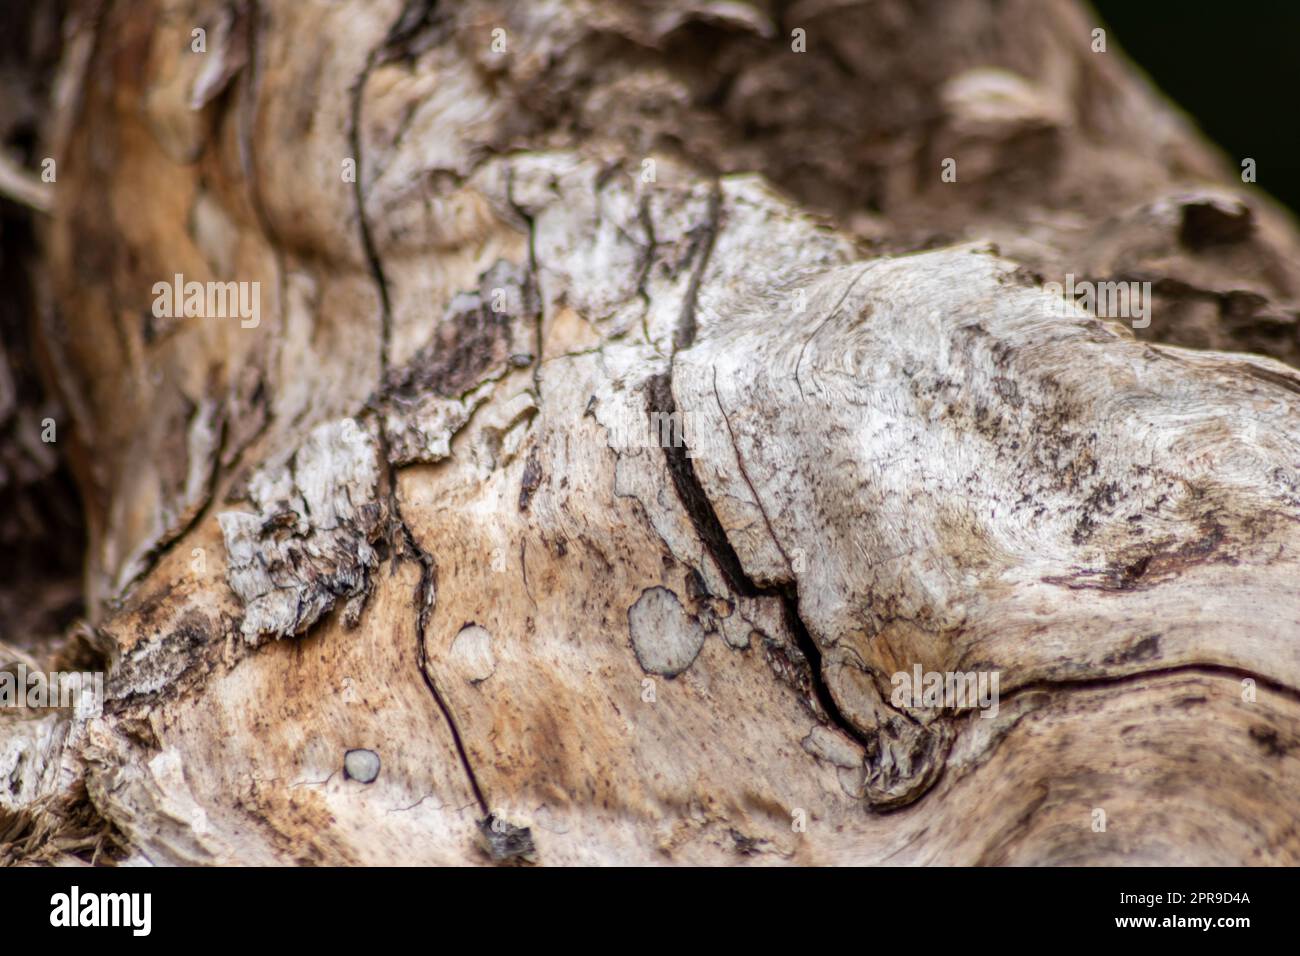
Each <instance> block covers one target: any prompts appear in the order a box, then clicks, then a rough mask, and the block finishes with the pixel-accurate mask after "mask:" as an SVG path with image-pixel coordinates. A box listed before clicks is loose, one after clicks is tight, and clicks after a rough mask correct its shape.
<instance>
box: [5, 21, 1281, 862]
mask: <svg viewBox="0 0 1300 956" xmlns="http://www.w3.org/2000/svg"><path fill="white" fill-rule="evenodd" d="M1096 26H1098V24H1097V23H1095V22H1094V18H1093V16H1092V15H1091V13H1090V12H1089V11H1087V10H1086V9H1085V8H1083V7H1080V6H1078V5H1075V4H1073V3H1068V2H1064V0H1053V2H1041V0H1032V2H1031V0H1008V2H1003V3H991V2H990V3H970V2H958V0H927V2H925V3H921V4H915V3H898V2H892V0H891V2H872V3H867V2H862V3H857V2H847V0H846V2H830V0H807V2H801V3H775V2H773V3H766V4H765V3H754V4H741V3H712V2H700V0H673V2H669V3H660V4H639V3H633V2H630V0H620V2H607V3H582V2H576V0H574V2H563V3H561V2H545V3H536V4H510V3H505V2H491V0H470V2H466V3H460V4H437V3H431V2H407V3H400V2H396V0H381V2H364V3H363V2H360V0H355V2H353V0H342V2H325V0H312V2H303V0H260V2H239V3H215V2H206V0H185V2H183V0H150V2H144V3H140V4H130V5H128V4H122V3H111V2H97V3H83V4H80V5H77V6H75V7H74V9H73V10H72V11H71V12H70V14H69V17H68V20H67V24H66V27H65V32H64V53H63V61H62V65H61V67H60V74H59V76H58V79H57V83H56V84H55V87H54V90H55V92H54V96H53V102H52V105H51V108H50V110H49V116H48V119H47V122H46V129H45V130H44V135H45V140H44V145H45V148H46V149H47V154H48V155H51V156H54V157H56V158H57V161H58V169H59V176H58V181H57V185H56V187H55V189H54V190H53V205H52V210H51V212H50V215H49V217H48V219H47V220H46V221H45V224H44V228H43V230H42V233H43V235H42V238H43V242H44V249H45V271H44V272H43V274H42V276H41V282H40V290H41V292H42V296H41V300H40V307H39V310H38V315H37V340H38V342H39V345H40V348H41V349H42V350H43V351H44V353H45V354H46V355H47V356H48V366H49V369H50V376H51V379H52V381H53V382H54V384H55V386H56V387H57V390H58V394H59V398H60V399H61V401H62V403H63V406H64V407H66V409H67V414H66V416H65V420H64V421H63V422H62V430H61V432H60V441H61V442H66V443H67V444H68V446H69V447H70V450H68V451H67V454H68V458H69V461H70V463H71V466H72V468H73V471H74V473H75V474H76V477H77V481H78V485H79V488H80V491H81V495H82V499H83V503H84V510H85V519H86V526H87V533H88V538H89V543H88V547H87V553H86V570H85V597H86V607H87V620H86V621H85V622H84V623H82V624H80V625H78V626H77V627H74V628H71V629H69V630H68V631H67V632H66V634H65V636H64V639H63V641H62V642H61V643H58V644H56V645H53V646H51V647H50V648H49V649H48V654H50V655H54V654H56V653H62V654H64V655H65V656H69V655H72V654H73V653H74V651H75V652H76V653H78V654H83V655H84V654H90V653H97V654H100V655H102V658H103V660H104V662H105V666H106V667H107V669H108V674H109V680H108V692H107V697H108V700H107V701H106V704H105V707H104V713H103V715H102V716H101V717H98V718H95V719H92V720H74V719H70V718H69V716H68V715H67V714H66V713H65V712H58V711H52V712H48V713H42V714H39V715H30V714H29V715H25V718H24V719H22V720H11V719H9V718H4V719H5V721H6V722H5V723H4V724H3V725H0V779H5V778H4V776H3V775H5V774H7V779H8V780H9V781H10V783H9V786H8V788H7V792H6V788H5V787H0V811H2V815H0V839H7V840H8V846H9V848H8V849H7V850H5V851H3V852H5V853H6V854H7V855H8V857H9V858H10V859H12V860H18V861H28V862H65V861H67V860H68V859H69V858H71V857H74V856H75V857H76V858H80V859H89V858H92V857H93V858H95V859H97V860H102V859H113V860H123V859H129V860H133V861H148V862H152V863H159V864H164V863H304V862H318V863H404V864H425V863H478V862H521V861H522V862H539V863H543V864H568V863H611V862H624V863H711V864H712V863H729V862H745V861H749V862H776V863H780V862H786V863H804V864H808V863H893V864H899V863H907V864H911V863H945V864H973V863H1117V862H1129V863H1195V864H1233V863H1274V864H1279V863H1290V864H1295V863H1297V862H1300V837H1297V834H1296V830H1295V823H1294V821H1295V819H1296V818H1297V814H1298V813H1300V787H1297V783H1298V782H1300V746H1298V744H1300V643H1297V635H1298V633H1300V594H1298V593H1297V589H1296V587H1295V581H1296V580H1297V575H1298V573H1300V551H1298V548H1300V524H1298V522H1297V519H1300V473H1298V472H1297V467H1298V463H1300V428H1298V427H1297V425H1298V424H1300V372H1297V371H1296V370H1295V368H1294V367H1293V366H1294V365H1295V364H1296V363H1297V361H1298V360H1300V340H1298V339H1297V335H1296V323H1297V318H1298V316H1300V309H1298V307H1297V304H1296V301H1295V290H1296V288H1297V279H1298V278H1300V274H1298V273H1297V267H1296V265H1295V263H1297V262H1300V258H1297V252H1300V239H1298V237H1297V233H1296V230H1295V227H1294V224H1293V223H1292V222H1291V221H1290V220H1289V219H1288V218H1287V217H1286V216H1285V215H1284V214H1283V213H1281V212H1280V211H1279V210H1278V209H1277V208H1276V207H1275V206H1274V205H1273V204H1272V202H1271V201H1270V200H1269V199H1268V198H1267V196H1266V195H1264V194H1263V193H1262V192H1260V191H1259V189H1258V187H1256V186H1254V185H1252V184H1245V183H1242V182H1241V181H1240V177H1239V176H1238V175H1237V160H1236V159H1228V158H1225V157H1222V156H1220V155H1218V154H1217V153H1216V152H1215V151H1214V150H1213V149H1212V148H1210V147H1209V146H1207V145H1206V144H1205V143H1203V142H1202V141H1201V140H1200V139H1199V138H1198V136H1197V134H1196V133H1195V131H1194V130H1193V129H1191V127H1190V126H1189V125H1188V124H1187V123H1186V121H1185V120H1183V119H1182V118H1181V117H1180V116H1178V115H1177V114H1176V113H1175V112H1174V111H1173V110H1172V109H1171V108H1170V107H1169V106H1168V105H1167V104H1165V103H1164V102H1162V101H1161V100H1160V99H1159V98H1158V97H1157V96H1156V95H1155V94H1154V93H1153V92H1152V91H1151V90H1150V89H1148V88H1147V86H1146V85H1145V83H1144V81H1143V80H1142V79H1141V78H1140V77H1138V76H1137V75H1136V73H1135V72H1134V71H1133V70H1132V68H1131V67H1129V66H1128V65H1127V64H1126V63H1125V62H1124V60H1123V58H1122V54H1120V53H1119V52H1118V51H1117V50H1116V49H1115V47H1114V43H1113V41H1111V42H1110V44H1109V47H1110V49H1109V52H1093V50H1092V43H1093V34H1092V30H1093V29H1094V27H1096ZM196 28H203V29H204V30H205V31H206V34H205V36H206V51H205V52H203V53H195V52H192V49H191V37H192V35H191V31H192V30H194V29H196ZM797 31H802V34H798V33H797ZM798 36H802V37H803V38H804V39H805V40H806V44H807V46H806V52H797V47H798ZM948 159H955V160H956V173H957V178H956V181H955V182H949V181H945V179H944V178H943V176H942V175H941V174H942V172H943V169H944V168H945V160H948ZM350 168H355V170H356V177H355V182H353V181H351V180H350V179H349V177H348V175H347V173H348V171H349V169H350ZM177 273H179V274H182V275H183V276H184V278H185V280H186V281H198V282H209V281H221V282H227V281H237V282H250V283H251V282H257V283H260V286H259V288H260V314H259V315H258V317H257V319H258V321H257V322H256V323H255V324H250V323H249V322H241V321H240V318H239V317H238V316H234V317H225V318H218V317H211V316H210V317H206V318H198V317H180V318H169V317H165V316H164V317H159V316H158V315H156V314H155V312H154V311H153V310H152V309H151V305H152V303H153V300H154V296H155V293H154V291H153V289H154V285H155V283H158V282H164V283H169V282H171V280H172V277H173V276H174V275H175V274H177ZM1067 274H1069V275H1073V276H1075V277H1076V280H1077V281H1083V280H1088V281H1097V282H1101V281H1147V282H1151V283H1152V290H1153V298H1154V301H1153V305H1152V310H1151V318H1152V321H1151V323H1150V326H1149V327H1146V328H1140V329H1138V330H1136V333H1135V331H1134V330H1133V329H1131V328H1130V327H1129V325H1128V324H1127V323H1124V322H1119V321H1113V320H1110V319H1107V318H1104V317H1102V318H1098V317H1096V316H1094V315H1093V314H1092V313H1090V312H1089V311H1088V310H1087V309H1086V308H1083V307H1081V306H1079V305H1076V304H1074V303H1069V304H1067V303H1065V302H1064V301H1063V300H1062V298H1061V297H1060V296H1059V295H1057V294H1054V293H1053V292H1052V291H1051V290H1050V289H1047V288H1044V285H1045V283H1050V282H1064V281H1065V280H1064V277H1065V276H1066V275H1067ZM1139 324H1141V323H1139ZM1250 353H1253V354H1250ZM678 427H680V429H681V433H680V435H677V434H675V433H674V431H673V430H674V428H678ZM64 435H67V436H68V437H67V438H66V439H65V438H64V437H63V436H64ZM0 649H3V648H0ZM917 667H919V668H920V671H921V672H940V673H947V672H981V673H986V674H987V673H995V674H997V675H998V677H999V680H1000V700H999V703H998V706H997V708H996V713H991V712H990V710H989V709H980V708H978V707H974V706H968V705H957V706H952V705H948V706H944V705H943V703H942V702H940V703H939V704H934V703H933V702H924V701H923V702H921V703H917V702H914V701H912V700H901V701H900V700H899V699H898V698H897V697H896V695H895V694H894V693H893V691H894V682H893V680H892V678H893V675H895V674H897V673H899V672H907V673H912V672H913V670H914V668H917ZM372 755H377V757H378V764H377V768H376V761H375V757H374V756H372ZM1099 813H1101V814H1102V817H1104V820H1105V826H1104V828H1099V827H1098V821H1099V819H1101V818H1102V817H1099Z"/></svg>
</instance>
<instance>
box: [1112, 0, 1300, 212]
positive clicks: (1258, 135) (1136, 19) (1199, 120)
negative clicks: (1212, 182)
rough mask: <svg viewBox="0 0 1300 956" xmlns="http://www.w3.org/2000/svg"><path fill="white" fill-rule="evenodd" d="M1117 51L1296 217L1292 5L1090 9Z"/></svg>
mask: <svg viewBox="0 0 1300 956" xmlns="http://www.w3.org/2000/svg"><path fill="white" fill-rule="evenodd" d="M1093 7H1094V8H1095V9H1096V10H1097V12H1098V13H1099V14H1100V15H1101V18H1102V26H1104V27H1106V30H1107V40H1108V41H1110V42H1113V43H1117V44H1118V45H1119V46H1121V47H1122V48H1123V49H1124V51H1125V52H1126V53H1127V54H1128V55H1129V56H1130V57H1131V58H1132V59H1133V60H1135V61H1136V62H1137V65H1138V66H1139V67H1141V68H1142V69H1143V70H1145V71H1146V73H1147V75H1148V76H1149V77H1150V78H1151V79H1152V80H1153V81H1154V82H1155V84H1156V85H1157V86H1158V87H1160V89H1161V90H1163V91H1164V93H1165V94H1166V95H1167V96H1169V97H1170V98H1171V99H1172V100H1173V101H1174V102H1175V103H1177V104H1178V105H1179V106H1180V107H1182V109H1183V112H1185V113H1187V114H1188V115H1189V116H1191V118H1192V120H1193V121H1194V122H1195V123H1196V124H1197V125H1198V126H1200V128H1201V129H1202V130H1203V131H1204V132H1205V134H1206V135H1207V136H1208V137H1209V138H1210V139H1212V140H1214V142H1216V143H1217V144H1218V145H1219V146H1220V148H1222V149H1223V150H1224V152H1226V153H1227V154H1228V155H1229V156H1230V157H1232V158H1233V159H1234V161H1235V162H1236V164H1238V166H1239V165H1240V162H1241V160H1242V159H1243V158H1245V157H1247V156H1250V157H1252V158H1254V159H1255V161H1256V163H1257V164H1258V165H1257V169H1256V174H1257V176H1258V180H1257V182H1258V184H1259V186H1261V187H1262V188H1264V189H1266V190H1268V192H1270V193H1272V194H1273V196H1275V197H1276V198H1277V199H1279V200H1281V201H1282V202H1284V203H1286V204H1287V205H1288V206H1290V207H1291V209H1292V211H1293V212H1297V213H1300V108H1297V97H1300V0H1246V2H1232V0H1093Z"/></svg>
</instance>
